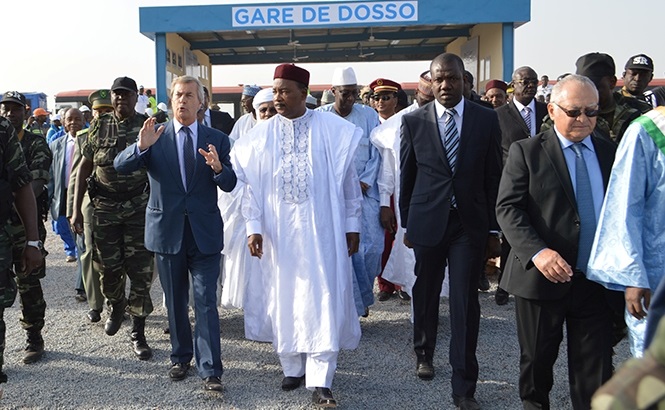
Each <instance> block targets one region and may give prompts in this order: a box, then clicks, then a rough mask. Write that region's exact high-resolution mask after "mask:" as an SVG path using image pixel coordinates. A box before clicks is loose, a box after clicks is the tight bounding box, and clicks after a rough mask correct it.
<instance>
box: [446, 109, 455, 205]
mask: <svg viewBox="0 0 665 410" xmlns="http://www.w3.org/2000/svg"><path fill="white" fill-rule="evenodd" d="M455 114H457V111H456V110H455V109H454V108H452V109H450V110H446V115H447V117H446V122H445V125H446V127H445V132H446V135H445V136H444V139H443V146H444V148H445V149H446V157H447V158H448V164H449V165H450V170H451V171H452V172H453V173H454V172H455V165H457V151H459V132H458V131H457V124H456V123H455ZM450 205H451V206H452V207H453V208H456V207H457V201H456V200H455V195H453V196H452V197H451V198H450Z"/></svg>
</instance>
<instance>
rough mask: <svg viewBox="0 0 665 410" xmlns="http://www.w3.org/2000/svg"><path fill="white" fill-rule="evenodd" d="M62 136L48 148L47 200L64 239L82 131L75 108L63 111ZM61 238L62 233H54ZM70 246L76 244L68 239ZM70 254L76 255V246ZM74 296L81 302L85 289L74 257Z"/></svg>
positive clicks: (68, 233)
mask: <svg viewBox="0 0 665 410" xmlns="http://www.w3.org/2000/svg"><path fill="white" fill-rule="evenodd" d="M62 123H63V126H64V128H65V134H64V135H63V137H62V138H58V139H56V140H54V141H53V142H51V144H50V145H49V147H50V148H51V152H53V163H52V164H51V180H50V181H49V184H48V191H49V197H50V198H51V218H52V220H54V221H58V229H59V230H64V231H65V232H66V234H67V235H68V237H72V232H71V229H70V227H69V222H68V220H67V188H68V187H69V179H70V176H71V174H72V170H73V164H74V161H73V159H74V152H75V147H76V133H78V132H79V131H81V129H83V125H84V120H83V113H81V111H80V110H79V109H78V108H70V109H68V110H67V112H65V117H64V119H63V122H62ZM58 233H59V234H60V235H61V236H63V237H64V235H63V233H62V232H58ZM72 242H73V243H76V242H75V241H73V240H72ZM74 251H75V252H76V253H77V254H78V255H80V252H79V250H78V249H77V247H76V245H75V246H74ZM75 289H76V296H77V300H80V301H85V300H86V296H85V290H84V285H83V278H82V276H81V262H80V260H78V258H77V271H76V284H75Z"/></svg>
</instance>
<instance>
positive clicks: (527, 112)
mask: <svg viewBox="0 0 665 410" xmlns="http://www.w3.org/2000/svg"><path fill="white" fill-rule="evenodd" d="M512 83H513V90H514V91H513V98H512V99H511V100H510V101H509V102H508V104H506V105H505V106H503V107H500V108H497V110H496V113H497V115H498V116H499V125H500V126H501V147H502V149H503V160H504V162H505V160H506V156H507V155H508V149H509V148H510V144H512V143H513V142H515V141H519V140H521V139H524V138H529V137H532V136H534V135H536V134H538V133H539V132H540V126H541V124H542V123H543V118H545V117H546V116H547V105H546V104H545V103H541V102H538V101H536V100H535V96H536V90H537V88H538V74H536V72H535V71H534V70H533V69H532V68H531V67H526V66H525V67H520V68H518V69H517V70H515V72H514V73H513V81H512Z"/></svg>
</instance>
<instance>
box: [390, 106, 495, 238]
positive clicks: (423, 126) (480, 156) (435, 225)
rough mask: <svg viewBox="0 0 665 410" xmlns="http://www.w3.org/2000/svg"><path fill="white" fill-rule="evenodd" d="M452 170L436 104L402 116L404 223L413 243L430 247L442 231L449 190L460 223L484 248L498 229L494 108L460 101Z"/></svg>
mask: <svg viewBox="0 0 665 410" xmlns="http://www.w3.org/2000/svg"><path fill="white" fill-rule="evenodd" d="M463 115H464V117H463V118H462V134H461V135H460V145H459V151H458V155H457V165H456V167H455V172H454V173H453V172H451V170H450V165H449V164H448V158H447V157H446V152H445V149H444V147H443V142H442V141H441V137H440V135H439V125H438V122H437V118H436V107H435V105H434V102H431V103H429V104H426V105H424V106H423V107H421V108H419V109H417V110H416V111H413V112H411V113H408V114H406V115H404V117H402V129H401V146H400V151H401V152H400V158H401V176H400V178H401V187H402V188H401V193H400V198H399V206H400V214H401V217H402V226H403V227H404V228H406V237H407V239H408V240H409V241H410V242H412V243H413V244H415V245H421V246H434V245H436V244H438V243H439V242H440V241H441V240H442V239H443V236H444V234H445V232H446V227H447V225H448V216H449V214H450V208H451V204H450V200H451V197H452V196H453V194H454V195H455V200H456V202H457V209H458V212H459V216H460V220H461V222H462V226H463V227H464V230H465V231H466V233H467V235H469V237H470V238H471V240H472V241H473V243H474V244H475V245H476V246H480V247H484V246H485V244H486V241H487V236H488V234H489V231H490V230H491V229H498V224H497V222H496V216H495V213H494V206H495V203H496V195H497V191H498V188H499V178H500V177H501V131H500V129H499V120H498V119H497V115H496V113H495V112H494V110H491V109H489V108H485V107H482V106H480V105H478V104H475V103H472V102H469V101H468V100H465V101H464V114H463Z"/></svg>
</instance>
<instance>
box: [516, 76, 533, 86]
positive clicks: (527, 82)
mask: <svg viewBox="0 0 665 410" xmlns="http://www.w3.org/2000/svg"><path fill="white" fill-rule="evenodd" d="M513 83H515V84H522V85H538V80H536V79H535V78H534V79H530V78H526V79H524V80H515V81H513Z"/></svg>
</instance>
